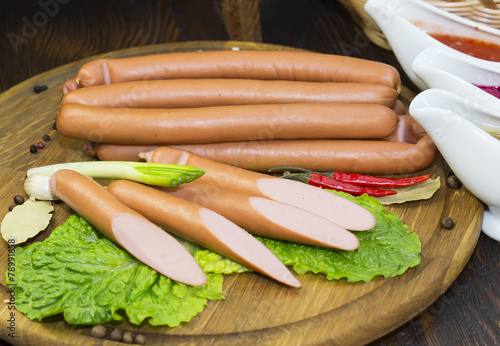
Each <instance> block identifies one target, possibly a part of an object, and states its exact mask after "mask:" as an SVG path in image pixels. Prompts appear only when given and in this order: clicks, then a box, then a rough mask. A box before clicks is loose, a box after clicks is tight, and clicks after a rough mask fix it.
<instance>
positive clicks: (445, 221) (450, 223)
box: [441, 217, 455, 229]
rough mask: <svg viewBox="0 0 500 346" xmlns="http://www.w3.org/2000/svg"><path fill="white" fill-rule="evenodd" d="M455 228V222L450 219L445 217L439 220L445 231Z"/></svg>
mask: <svg viewBox="0 0 500 346" xmlns="http://www.w3.org/2000/svg"><path fill="white" fill-rule="evenodd" d="M454 226H455V222H454V221H453V219H452V218H451V217H445V218H444V219H442V220H441V227H443V228H446V229H452V228H453V227H454Z"/></svg>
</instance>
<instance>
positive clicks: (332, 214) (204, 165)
mask: <svg viewBox="0 0 500 346" xmlns="http://www.w3.org/2000/svg"><path fill="white" fill-rule="evenodd" d="M141 157H142V158H144V159H146V161H148V162H156V163H176V164H181V165H193V166H194V167H198V168H201V169H203V170H205V172H206V173H205V174H204V175H203V176H202V177H201V178H199V179H197V181H195V182H191V183H190V184H193V183H197V182H203V183H206V184H211V185H213V186H217V187H220V188H222V189H228V190H230V191H234V192H236V193H242V194H246V195H248V196H253V197H264V198H269V199H273V200H275V201H278V202H282V203H287V204H291V205H293V206H296V207H298V208H301V209H304V210H306V211H309V212H311V213H313V214H316V215H319V216H322V217H324V218H325V219H327V220H330V221H331V222H333V223H335V224H337V225H339V226H340V227H342V228H345V229H348V230H352V231H361V230H369V229H372V228H373V227H374V226H375V223H376V220H375V217H374V216H373V214H372V213H371V212H369V211H368V210H366V209H365V208H363V207H360V206H359V205H357V204H356V203H354V202H351V201H349V200H347V199H345V198H342V197H340V196H338V195H335V194H333V193H330V192H328V191H325V190H322V189H320V188H317V187H314V186H310V185H307V184H303V183H300V182H298V181H293V180H287V179H282V178H277V177H272V176H269V175H265V174H262V173H258V172H251V171H248V170H245V169H242V168H238V167H235V166H231V165H227V164H223V163H219V162H216V161H213V160H210V159H206V158H203V157H201V156H198V155H195V154H193V153H189V152H187V151H184V150H179V149H175V148H171V147H159V148H157V149H155V150H153V151H150V152H147V153H142V154H141Z"/></svg>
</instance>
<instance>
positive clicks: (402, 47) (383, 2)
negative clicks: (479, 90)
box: [364, 0, 500, 90]
mask: <svg viewBox="0 0 500 346" xmlns="http://www.w3.org/2000/svg"><path fill="white" fill-rule="evenodd" d="M364 9H365V11H366V12H367V13H368V14H369V15H370V17H372V19H373V20H374V21H375V22H376V23H377V25H378V26H379V27H380V29H381V30H382V32H383V33H384V36H385V37H386V39H387V41H388V42H389V44H390V45H391V48H392V50H393V52H394V54H395V55H396V57H397V59H398V61H399V63H400V64H401V66H402V67H403V69H404V71H405V73H406V74H407V75H408V77H409V78H410V79H411V80H412V81H413V82H414V83H415V85H416V86H417V87H419V88H420V89H421V90H425V89H427V85H426V84H425V83H424V82H423V81H422V80H420V79H419V78H418V77H417V76H416V75H415V74H414V73H413V70H412V64H413V61H414V60H415V58H416V57H417V55H418V54H420V53H421V52H422V51H423V50H424V49H426V48H431V47H434V48H440V49H443V50H448V51H450V52H453V54H457V55H467V54H464V53H461V52H459V51H457V50H455V49H453V48H450V47H448V46H447V45H445V44H443V43H441V42H439V41H438V40H436V39H434V38H433V37H431V36H430V35H428V34H427V32H429V33H433V32H436V33H443V34H450V35H456V36H465V37H471V38H476V39H482V40H485V41H487V42H491V43H495V44H500V30H497V29H494V28H492V27H490V26H487V25H484V24H481V23H478V22H474V21H471V20H468V19H465V18H463V17H460V16H457V15H454V14H451V13H449V12H447V11H445V10H442V9H440V8H437V7H435V6H432V5H430V4H428V3H426V2H425V1H422V0H368V1H367V2H366V4H365V6H364ZM474 59H475V58H474ZM478 60H479V59H478ZM481 61H483V62H484V63H485V64H495V63H492V62H490V61H485V60H481Z"/></svg>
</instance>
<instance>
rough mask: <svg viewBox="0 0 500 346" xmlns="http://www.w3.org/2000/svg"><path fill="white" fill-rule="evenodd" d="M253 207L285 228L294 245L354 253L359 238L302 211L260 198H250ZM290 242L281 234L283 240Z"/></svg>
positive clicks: (331, 223)
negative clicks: (323, 247) (330, 248)
mask: <svg viewBox="0 0 500 346" xmlns="http://www.w3.org/2000/svg"><path fill="white" fill-rule="evenodd" d="M248 201H249V202H250V204H251V205H252V207H253V208H254V209H255V210H257V211H258V212H259V213H261V214H262V215H264V216H265V217H266V218H267V219H268V220H270V221H272V222H274V223H276V224H279V225H281V226H282V227H285V228H286V229H288V230H289V231H290V232H291V233H294V234H293V238H295V239H296V240H292V241H296V242H300V243H305V244H310V245H316V246H325V247H332V248H336V249H341V250H355V249H357V248H358V247H359V240H358V238H357V237H356V236H355V235H354V234H352V233H351V232H349V231H347V230H346V229H344V228H342V227H340V226H338V225H337V224H334V223H333V222H331V221H329V220H327V219H325V218H323V217H321V216H318V215H316V214H312V213H310V212H308V211H305V210H303V209H300V208H297V207H295V206H292V205H288V204H285V203H280V202H276V201H274V200H271V199H267V198H262V197H249V199H248ZM287 237H288V238H289V239H288V240H291V235H290V234H284V235H283V237H282V239H284V238H287Z"/></svg>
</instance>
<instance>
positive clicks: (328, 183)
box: [308, 172, 397, 197]
mask: <svg viewBox="0 0 500 346" xmlns="http://www.w3.org/2000/svg"><path fill="white" fill-rule="evenodd" d="M308 184H309V185H313V186H317V187H322V188H325V189H331V190H337V191H342V192H347V193H350V194H351V195H353V196H361V195H362V194H364V193H367V194H368V195H370V196H375V197H380V196H389V195H395V194H396V193H397V192H396V191H394V190H384V189H375V188H371V187H364V186H360V185H356V184H352V183H346V182H343V181H339V180H337V179H335V178H332V177H329V176H326V175H321V174H318V173H314V172H311V177H310V178H309V181H308Z"/></svg>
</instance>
